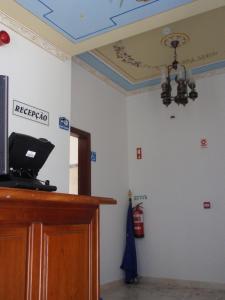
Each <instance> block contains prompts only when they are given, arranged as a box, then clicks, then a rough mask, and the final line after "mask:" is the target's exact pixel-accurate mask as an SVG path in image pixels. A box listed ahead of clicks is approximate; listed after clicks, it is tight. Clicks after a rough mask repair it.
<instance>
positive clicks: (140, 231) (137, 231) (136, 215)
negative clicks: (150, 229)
mask: <svg viewBox="0 0 225 300" xmlns="http://www.w3.org/2000/svg"><path fill="white" fill-rule="evenodd" d="M141 204H142V203H139V204H137V205H136V206H135V207H134V208H133V220H134V236H135V237H136V238H143V237H144V211H143V207H142V206H141Z"/></svg>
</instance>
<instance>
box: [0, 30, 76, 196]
mask: <svg viewBox="0 0 225 300" xmlns="http://www.w3.org/2000/svg"><path fill="white" fill-rule="evenodd" d="M1 30H6V31H8V33H9V34H10V36H11V43H10V44H9V45H7V46H3V47H0V68H1V71H0V73H1V74H3V75H8V76H9V100H10V103H9V131H10V132H11V131H16V132H20V133H24V134H29V135H32V136H35V137H37V138H39V137H43V138H47V139H49V140H50V141H51V142H52V143H53V144H54V145H55V149H54V150H53V152H52V153H51V154H50V157H49V158H48V160H47V162H46V164H45V165H44V167H43V169H42V170H41V172H40V174H39V178H40V179H44V180H46V179H50V181H51V183H52V184H54V185H56V186H57V187H58V191H68V174H69V132H67V131H65V130H61V129H59V128H58V119H59V117H60V116H65V117H67V118H69V116H70V99H71V62H70V61H67V62H61V61H60V60H58V59H57V58H56V57H54V56H52V55H50V54H48V53H47V52H45V51H44V50H43V49H41V48H39V47H38V46H36V45H34V44H33V43H31V42H30V41H28V40H26V39H24V38H23V37H21V36H19V35H18V34H16V33H15V32H13V31H11V30H9V29H8V28H6V27H5V26H3V25H1ZM13 99H16V100H19V101H21V102H25V103H26V104H29V105H32V106H35V107H37V108H40V109H43V110H46V111H48V112H49V113H50V125H49V126H45V125H42V124H39V123H35V122H32V121H29V120H26V119H23V118H20V117H17V116H14V115H12V102H13Z"/></svg>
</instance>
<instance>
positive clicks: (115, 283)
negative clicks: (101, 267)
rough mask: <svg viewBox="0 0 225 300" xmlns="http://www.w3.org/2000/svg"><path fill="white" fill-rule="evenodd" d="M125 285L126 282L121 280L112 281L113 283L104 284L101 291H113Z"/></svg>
mask: <svg viewBox="0 0 225 300" xmlns="http://www.w3.org/2000/svg"><path fill="white" fill-rule="evenodd" d="M123 285H124V280H122V279H121V280H116V281H112V282H108V283H105V284H102V285H101V287H100V289H101V291H107V290H111V289H115V288H118V287H121V286H123Z"/></svg>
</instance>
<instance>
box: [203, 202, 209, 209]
mask: <svg viewBox="0 0 225 300" xmlns="http://www.w3.org/2000/svg"><path fill="white" fill-rule="evenodd" d="M203 208H204V209H210V208H211V202H210V201H205V202H203Z"/></svg>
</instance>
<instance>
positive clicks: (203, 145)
mask: <svg viewBox="0 0 225 300" xmlns="http://www.w3.org/2000/svg"><path fill="white" fill-rule="evenodd" d="M201 148H208V141H207V139H206V138H203V139H201Z"/></svg>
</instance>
